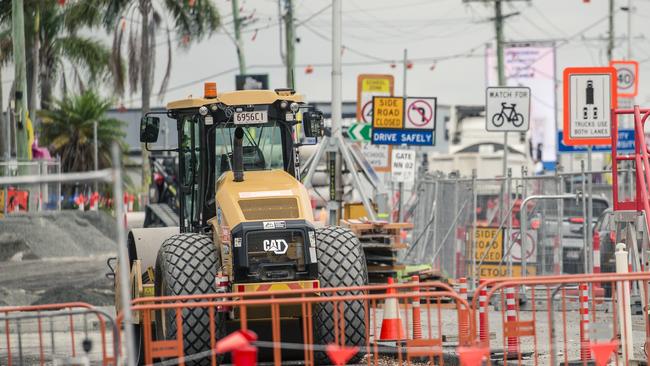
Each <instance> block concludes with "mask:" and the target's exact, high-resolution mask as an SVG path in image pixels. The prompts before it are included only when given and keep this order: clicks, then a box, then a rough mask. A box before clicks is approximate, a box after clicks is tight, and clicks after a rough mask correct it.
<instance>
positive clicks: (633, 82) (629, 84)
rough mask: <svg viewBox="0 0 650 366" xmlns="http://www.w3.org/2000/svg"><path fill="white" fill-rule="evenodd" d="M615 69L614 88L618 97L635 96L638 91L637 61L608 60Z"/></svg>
mask: <svg viewBox="0 0 650 366" xmlns="http://www.w3.org/2000/svg"><path fill="white" fill-rule="evenodd" d="M609 66H611V67H613V68H615V69H616V89H617V91H618V92H617V94H618V96H619V97H636V95H637V94H638V93H639V63H638V62H636V61H629V60H623V61H610V63H609Z"/></svg>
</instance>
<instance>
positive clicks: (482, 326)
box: [478, 280, 488, 344]
mask: <svg viewBox="0 0 650 366" xmlns="http://www.w3.org/2000/svg"><path fill="white" fill-rule="evenodd" d="M483 281H484V280H481V282H480V283H481V284H482V283H483ZM487 311H488V305H487V286H486V287H483V288H481V291H480V292H479V295H478V321H479V340H480V341H481V344H487V343H488V334H487V322H488V316H487Z"/></svg>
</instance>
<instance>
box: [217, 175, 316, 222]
mask: <svg viewBox="0 0 650 366" xmlns="http://www.w3.org/2000/svg"><path fill="white" fill-rule="evenodd" d="M216 196H217V197H216V200H217V210H218V213H217V215H222V217H220V218H219V219H222V220H224V221H225V224H226V225H227V226H229V227H230V228H233V227H235V226H237V225H238V224H239V223H241V222H245V221H275V220H297V219H302V220H306V221H309V222H312V223H313V221H314V215H313V212H312V207H311V201H310V199H309V195H308V193H307V189H306V188H305V186H304V185H303V184H302V183H300V182H299V181H298V180H296V179H295V178H294V177H293V176H291V175H290V174H288V173H287V172H285V171H283V170H264V171H246V172H245V173H244V181H243V182H235V181H234V175H233V173H232V172H226V173H224V174H223V175H221V177H220V178H219V180H218V181H217V195H216Z"/></svg>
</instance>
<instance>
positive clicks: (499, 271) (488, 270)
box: [477, 263, 536, 278]
mask: <svg viewBox="0 0 650 366" xmlns="http://www.w3.org/2000/svg"><path fill="white" fill-rule="evenodd" d="M527 267H528V271H526V276H534V275H535V272H536V271H535V266H534V265H530V266H527ZM477 270H478V275H479V277H480V278H495V277H507V276H508V265H507V264H505V263H504V264H501V265H499V264H491V263H490V264H488V263H483V264H481V265H480V266H479V267H478V268H477ZM512 277H521V264H513V265H512Z"/></svg>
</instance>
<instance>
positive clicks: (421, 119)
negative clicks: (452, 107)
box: [406, 99, 433, 127]
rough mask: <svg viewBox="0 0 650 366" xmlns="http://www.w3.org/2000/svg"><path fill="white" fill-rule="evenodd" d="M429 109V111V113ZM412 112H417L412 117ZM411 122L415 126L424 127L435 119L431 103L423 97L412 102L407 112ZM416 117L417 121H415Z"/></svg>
mask: <svg viewBox="0 0 650 366" xmlns="http://www.w3.org/2000/svg"><path fill="white" fill-rule="evenodd" d="M427 111H429V113H428V114H427ZM412 112H415V118H412V117H411V116H412V114H411V113H412ZM406 115H407V116H408V119H409V122H411V124H412V125H413V126H415V127H424V126H426V125H428V124H429V122H431V119H433V108H431V105H430V104H429V103H427V102H426V101H424V100H422V99H418V100H416V101H414V102H413V103H411V104H410V105H409V107H408V110H407V112H406ZM414 119H415V120H416V121H417V122H416V121H414Z"/></svg>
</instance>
